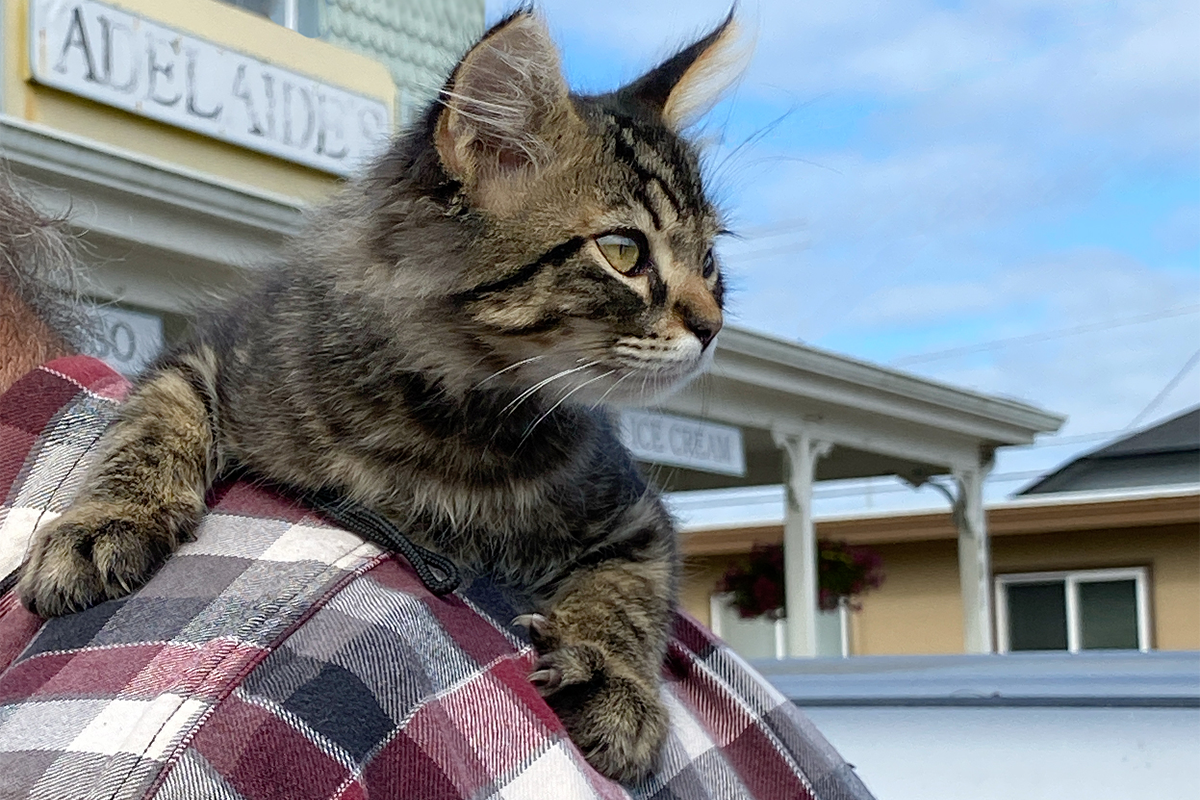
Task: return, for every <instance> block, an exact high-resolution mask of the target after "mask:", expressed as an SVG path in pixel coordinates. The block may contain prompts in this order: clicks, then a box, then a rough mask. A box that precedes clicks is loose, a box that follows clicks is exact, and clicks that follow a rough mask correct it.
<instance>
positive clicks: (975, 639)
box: [953, 463, 996, 653]
mask: <svg viewBox="0 0 1200 800" xmlns="http://www.w3.org/2000/svg"><path fill="white" fill-rule="evenodd" d="M990 470H991V464H990V463H988V464H979V465H977V466H974V467H970V468H960V469H955V470H954V473H953V474H954V482H955V484H957V486H956V489H957V492H956V495H957V496H956V497H955V498H954V514H953V517H954V524H955V526H956V527H957V528H958V577H959V581H960V583H961V586H962V605H963V645H964V649H965V650H966V652H968V653H992V652H995V649H996V647H995V644H994V637H993V635H992V590H991V589H992V587H991V582H992V556H991V542H990V541H989V540H988V531H987V517H986V515H985V514H984V512H983V480H984V478H985V477H987V473H988V472H989V471H990Z"/></svg>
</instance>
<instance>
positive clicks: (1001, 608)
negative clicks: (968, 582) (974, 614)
mask: <svg viewBox="0 0 1200 800" xmlns="http://www.w3.org/2000/svg"><path fill="white" fill-rule="evenodd" d="M1127 580H1132V581H1133V582H1134V592H1133V594H1134V600H1135V605H1136V616H1137V639H1138V646H1137V649H1138V651H1139V652H1142V653H1147V652H1149V651H1150V633H1151V630H1150V581H1149V573H1148V570H1147V569H1146V568H1145V567H1117V568H1110V569H1073V570H1057V571H1051V572H1014V573H1010V574H1007V575H997V576H996V577H995V593H996V645H997V648H996V649H997V652H1000V653H1010V652H1014V651H1012V650H1011V649H1010V648H1009V644H1010V643H1009V630H1008V587H1009V586H1011V585H1014V584H1018V585H1019V584H1023V583H1049V582H1051V581H1062V582H1063V584H1064V593H1065V599H1066V613H1067V650H1066V652H1068V653H1079V652H1081V651H1082V649H1083V648H1082V647H1081V643H1082V638H1083V625H1082V621H1081V619H1080V617H1079V584H1081V583H1104V582H1108V581H1127ZM1017 652H1026V651H1017ZM1030 652H1032V651H1030ZM1041 652H1056V653H1058V652H1062V651H1061V650H1054V651H1041Z"/></svg>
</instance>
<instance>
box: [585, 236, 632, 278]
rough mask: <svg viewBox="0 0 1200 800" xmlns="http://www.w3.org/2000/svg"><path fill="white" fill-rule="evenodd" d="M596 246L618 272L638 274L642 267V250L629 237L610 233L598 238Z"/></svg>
mask: <svg viewBox="0 0 1200 800" xmlns="http://www.w3.org/2000/svg"><path fill="white" fill-rule="evenodd" d="M596 246H597V247H599V248H600V252H601V253H603V254H604V257H605V258H606V259H608V263H609V264H611V265H612V268H613V269H615V270H616V271H617V272H620V273H622V274H625V275H631V274H636V273H637V272H638V271H639V268H640V267H641V266H642V249H641V247H640V246H639V245H638V243H637V242H636V241H634V240H633V239H631V238H630V237H628V236H625V235H623V234H620V233H608V234H605V235H604V236H599V237H597V238H596Z"/></svg>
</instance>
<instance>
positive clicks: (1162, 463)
mask: <svg viewBox="0 0 1200 800" xmlns="http://www.w3.org/2000/svg"><path fill="white" fill-rule="evenodd" d="M1197 482H1200V406H1196V407H1195V408H1192V409H1189V410H1188V411H1185V412H1183V413H1182V414H1179V415H1177V416H1174V417H1171V418H1170V419H1168V420H1165V421H1164V422H1160V423H1158V424H1157V425H1154V426H1152V427H1150V428H1146V429H1145V430H1141V431H1138V432H1137V433H1134V434H1131V435H1129V436H1123V437H1121V438H1120V439H1117V440H1115V441H1112V442H1109V443H1108V444H1106V445H1104V446H1102V447H1100V448H1099V449H1097V450H1093V451H1092V452H1090V453H1087V454H1086V455H1082V456H1079V457H1078V458H1076V459H1074V460H1073V461H1070V462H1068V463H1066V464H1064V465H1063V466H1061V467H1059V468H1058V469H1056V470H1055V471H1054V472H1052V473H1050V474H1049V475H1047V476H1045V477H1043V478H1040V479H1038V480H1037V481H1035V482H1034V483H1032V484H1030V485H1029V486H1027V487H1025V488H1024V489H1022V490H1021V491H1019V492H1017V494H1018V495H1028V494H1048V493H1051V492H1075V491H1088V490H1097V489H1120V488H1132V487H1139V486H1157V485H1174V484H1181V483H1197Z"/></svg>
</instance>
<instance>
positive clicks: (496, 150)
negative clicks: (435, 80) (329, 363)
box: [397, 11, 734, 403]
mask: <svg viewBox="0 0 1200 800" xmlns="http://www.w3.org/2000/svg"><path fill="white" fill-rule="evenodd" d="M733 38H734V37H733V25H732V18H731V17H730V18H728V19H726V20H725V21H724V22H723V23H722V24H721V25H720V26H718V27H717V28H716V29H715V30H714V31H712V32H711V33H709V34H708V35H706V36H704V37H703V38H701V39H700V40H699V41H697V42H695V43H694V44H692V45H690V46H688V47H686V48H684V49H683V50H681V51H679V52H678V53H676V54H675V55H674V56H672V57H671V58H669V59H667V60H666V61H665V62H663V63H662V64H660V65H659V66H657V67H655V68H654V69H652V70H650V71H649V72H647V73H646V74H645V75H643V76H642V77H641V78H639V79H637V80H636V81H634V82H633V83H631V84H629V85H628V86H625V87H623V88H621V89H619V90H617V91H615V92H612V93H609V94H605V95H599V96H580V95H574V94H571V93H570V92H569V90H568V88H567V85H566V82H565V79H564V78H563V74H562V69H561V66H560V63H559V58H558V54H557V51H556V50H555V48H554V45H553V43H552V42H551V40H550V37H549V34H548V32H547V30H546V28H545V25H544V24H543V23H542V21H541V20H540V19H538V18H537V17H536V16H535V15H533V14H531V13H529V12H526V11H521V12H517V13H515V14H513V15H511V16H509V17H508V18H507V19H505V20H503V21H502V22H500V23H498V24H497V25H495V26H494V27H493V28H492V29H491V30H489V31H488V32H487V33H486V34H485V35H484V36H483V38H482V39H481V40H480V41H479V42H478V43H477V44H476V45H474V46H473V47H472V48H471V49H470V50H469V51H468V52H467V53H466V55H465V56H464V57H463V59H462V60H461V61H460V62H459V64H458V65H457V67H455V69H454V72H453V73H452V74H451V76H450V78H449V80H448V81H447V83H446V85H445V88H444V89H443V91H442V93H441V97H440V101H439V103H438V104H437V105H436V106H435V107H434V108H433V109H432V110H431V111H430V112H429V114H428V115H427V117H426V119H425V121H424V125H423V126H422V127H421V128H420V129H419V130H417V131H415V132H414V133H413V134H410V137H417V138H419V140H420V141H419V142H417V145H418V146H416V147H413V146H412V144H413V140H412V139H411V138H410V146H409V149H408V153H410V154H411V156H410V158H409V160H408V163H407V164H406V165H404V166H405V171H406V173H407V175H408V176H410V179H411V178H415V182H416V183H417V184H418V185H420V186H421V191H423V192H424V193H425V194H426V198H425V199H426V200H428V201H432V203H433V204H435V205H437V206H438V207H439V208H440V209H441V213H442V214H443V215H444V216H445V218H447V219H450V220H453V222H454V225H455V227H454V230H455V231H456V235H457V237H458V239H457V240H456V241H454V242H453V245H452V247H453V249H454V254H453V261H454V262H455V265H456V266H455V267H454V268H453V269H452V270H450V271H449V272H443V273H442V276H443V278H444V280H445V281H446V283H445V284H443V287H442V289H441V290H440V292H441V295H442V298H441V305H442V309H443V313H442V314H441V315H440V318H441V319H453V320H454V326H455V330H456V333H457V334H459V335H460V336H461V338H462V339H465V340H469V341H470V342H471V347H472V348H473V349H474V350H475V351H476V353H475V354H473V355H474V356H476V357H474V358H473V360H472V361H471V362H470V363H471V365H472V367H471V368H472V370H473V371H474V372H475V373H476V374H474V375H472V380H479V381H482V380H487V381H492V382H493V384H492V385H496V386H504V387H507V388H511V389H519V390H525V389H529V390H531V391H536V392H539V393H541V394H542V395H543V396H544V397H545V398H546V399H547V400H550V401H556V400H558V399H562V398H569V400H570V401H571V402H582V403H594V402H597V401H598V400H601V399H604V400H607V401H610V402H614V401H615V402H622V401H624V402H636V401H644V400H648V399H652V398H653V397H655V396H658V395H660V394H662V393H664V392H666V391H670V390H671V389H673V388H675V387H677V386H679V385H681V384H682V383H683V382H684V381H686V380H687V379H688V378H690V377H691V376H693V375H695V374H696V373H697V372H698V371H699V370H701V369H702V368H703V367H704V366H705V365H706V364H707V362H708V361H709V359H710V358H711V355H712V351H713V348H714V345H715V339H716V336H717V332H718V331H719V330H720V329H721V325H722V321H723V319H722V309H723V304H724V293H725V283H724V278H723V276H722V274H721V267H720V264H719V263H718V261H717V259H716V258H715V256H714V253H713V244H714V239H715V238H716V237H717V236H718V235H719V234H720V233H722V221H721V215H720V214H719V212H718V210H717V209H716V208H715V207H714V205H713V203H712V202H711V201H710V200H709V198H708V197H707V195H706V193H705V190H704V185H703V182H702V180H701V171H700V165H699V160H698V154H697V152H696V150H695V148H694V147H693V146H692V145H691V144H690V143H689V142H688V141H687V140H686V139H685V138H684V137H683V135H682V133H681V131H682V130H683V129H684V128H685V127H686V126H687V125H688V124H690V123H691V122H692V121H693V120H694V119H695V118H696V117H697V116H698V115H699V113H702V112H703V111H704V110H707V108H708V107H710V106H711V104H712V103H713V102H715V100H716V99H717V95H718V94H719V92H720V90H722V89H723V88H724V86H725V85H727V83H728V80H727V79H728V77H729V76H730V74H731V71H730V69H729V67H730V64H729V61H730V58H729V55H730V52H731V50H732V47H731V42H732V40H733ZM410 185H411V184H410ZM397 257H399V258H403V255H402V254H399V255H398V256H397Z"/></svg>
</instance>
